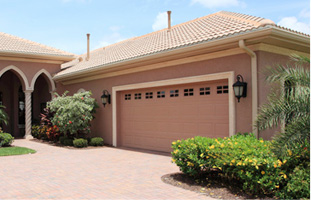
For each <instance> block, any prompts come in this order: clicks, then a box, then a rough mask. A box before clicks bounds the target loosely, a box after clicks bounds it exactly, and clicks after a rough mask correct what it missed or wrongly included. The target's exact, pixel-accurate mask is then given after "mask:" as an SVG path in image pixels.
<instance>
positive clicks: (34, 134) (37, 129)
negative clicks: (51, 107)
mask: <svg viewBox="0 0 311 200" xmlns="http://www.w3.org/2000/svg"><path fill="white" fill-rule="evenodd" d="M31 135H32V137H34V138H36V139H39V135H40V126H38V125H34V126H32V127H31Z"/></svg>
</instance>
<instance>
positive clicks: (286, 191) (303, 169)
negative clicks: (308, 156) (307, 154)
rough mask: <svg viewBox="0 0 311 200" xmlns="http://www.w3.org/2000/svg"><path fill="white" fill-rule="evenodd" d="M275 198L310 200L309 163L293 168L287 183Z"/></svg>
mask: <svg viewBox="0 0 311 200" xmlns="http://www.w3.org/2000/svg"><path fill="white" fill-rule="evenodd" d="M276 196H278V197H279V198H281V199H302V198H306V199H310V163H309V162H308V163H305V165H303V164H301V165H299V166H297V167H295V169H294V170H293V172H292V173H291V174H289V180H288V183H287V184H286V186H285V187H284V188H282V190H281V191H280V192H277V193H276Z"/></svg>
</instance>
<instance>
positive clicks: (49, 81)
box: [30, 69, 56, 92]
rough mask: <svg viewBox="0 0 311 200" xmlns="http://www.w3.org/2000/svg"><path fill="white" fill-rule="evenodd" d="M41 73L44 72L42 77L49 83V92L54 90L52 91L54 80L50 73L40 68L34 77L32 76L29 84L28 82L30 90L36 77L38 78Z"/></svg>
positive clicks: (53, 89) (54, 88)
mask: <svg viewBox="0 0 311 200" xmlns="http://www.w3.org/2000/svg"><path fill="white" fill-rule="evenodd" d="M41 74H44V75H45V76H44V77H45V78H46V80H47V83H48V85H49V89H50V91H49V92H54V91H55V90H56V87H55V83H54V81H53V78H52V76H51V74H50V73H49V72H48V71H46V70H45V69H41V70H40V71H38V72H37V73H36V74H35V75H34V77H33V78H32V81H31V84H30V88H31V90H34V88H35V83H36V80H37V78H38V77H39V76H40V75H41Z"/></svg>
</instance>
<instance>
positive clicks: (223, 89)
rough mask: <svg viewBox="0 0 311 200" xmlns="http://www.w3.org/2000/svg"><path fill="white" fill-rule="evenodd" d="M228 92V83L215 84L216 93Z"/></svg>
mask: <svg viewBox="0 0 311 200" xmlns="http://www.w3.org/2000/svg"><path fill="white" fill-rule="evenodd" d="M228 92H229V88H228V85H224V86H217V94H227V93H228Z"/></svg>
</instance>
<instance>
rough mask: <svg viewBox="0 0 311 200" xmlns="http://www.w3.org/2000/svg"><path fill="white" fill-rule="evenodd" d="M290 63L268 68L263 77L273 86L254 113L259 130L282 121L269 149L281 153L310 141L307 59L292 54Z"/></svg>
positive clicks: (308, 60)
mask: <svg viewBox="0 0 311 200" xmlns="http://www.w3.org/2000/svg"><path fill="white" fill-rule="evenodd" d="M292 59H293V61H294V66H283V65H277V66H275V67H270V68H268V70H267V72H268V73H269V75H268V76H267V78H266V80H267V81H268V82H270V83H272V84H273V85H274V86H275V87H274V88H273V90H272V92H271V93H270V94H269V96H268V103H267V104H265V105H263V106H262V107H261V108H260V110H259V114H258V115H257V120H256V126H257V128H258V129H259V130H264V129H267V128H272V127H277V126H279V125H280V124H282V123H283V124H284V123H285V128H284V130H283V132H282V133H279V134H277V135H276V136H275V137H274V138H273V143H272V144H273V147H272V148H273V151H274V152H275V153H276V154H277V155H279V156H282V155H285V154H286V152H287V150H294V149H296V150H297V148H299V147H301V146H303V147H305V146H306V144H307V143H310V85H309V84H310V69H309V67H306V66H304V65H306V64H308V66H309V65H310V59H309V58H305V57H301V56H297V55H295V56H293V57H292Z"/></svg>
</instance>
